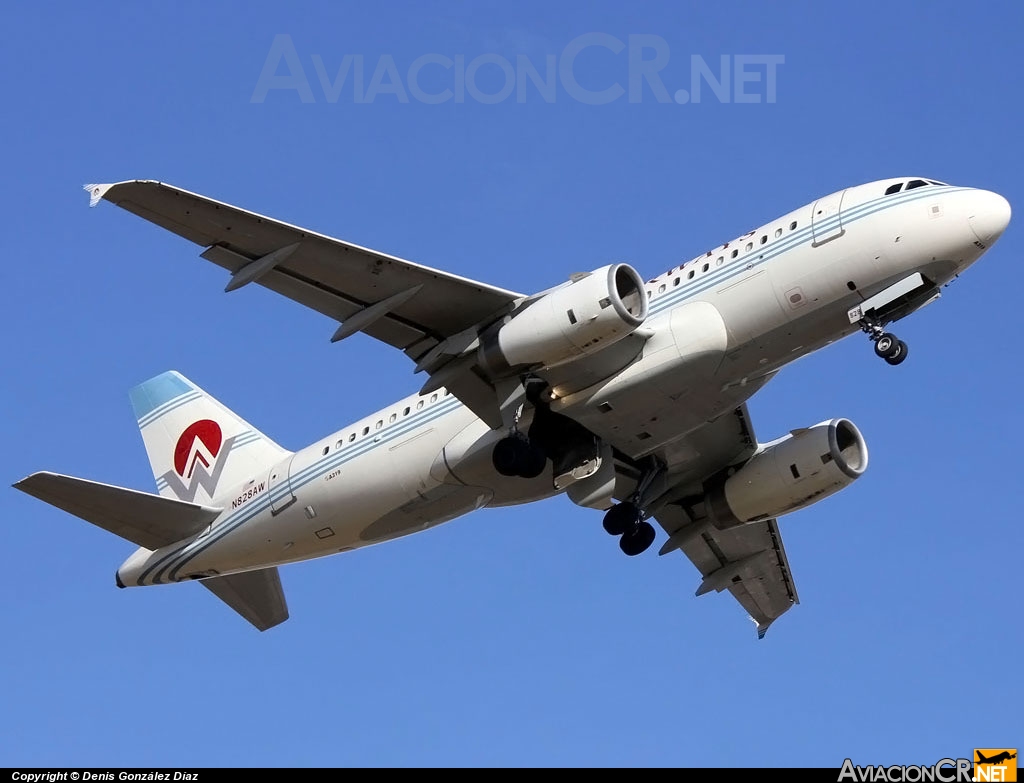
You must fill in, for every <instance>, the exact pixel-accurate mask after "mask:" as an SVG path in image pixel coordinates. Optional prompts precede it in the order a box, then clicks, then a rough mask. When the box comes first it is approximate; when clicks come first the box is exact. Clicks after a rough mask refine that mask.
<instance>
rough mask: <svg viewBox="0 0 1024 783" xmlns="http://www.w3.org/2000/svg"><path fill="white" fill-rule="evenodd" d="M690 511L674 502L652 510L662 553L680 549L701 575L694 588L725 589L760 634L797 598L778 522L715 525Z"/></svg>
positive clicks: (701, 591)
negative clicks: (663, 534) (664, 536)
mask: <svg viewBox="0 0 1024 783" xmlns="http://www.w3.org/2000/svg"><path fill="white" fill-rule="evenodd" d="M691 515H692V511H690V512H689V513H688V511H687V510H685V509H684V508H682V507H681V506H678V505H669V506H665V507H664V508H662V509H661V510H660V511H658V512H657V513H656V515H655V518H656V519H657V520H658V522H659V523H660V524H661V526H662V527H663V528H664V529H665V530H666V531H667V532H668V533H669V540H668V541H667V542H666V543H665V545H664V546H663V547H662V550H661V551H662V554H668V553H670V552H673V551H675V550H676V549H681V550H682V551H683V553H684V554H685V555H686V556H687V557H688V558H690V561H691V562H692V563H693V564H694V565H695V566H696V567H697V570H698V571H700V573H701V576H702V577H703V579H702V580H701V582H700V586H699V587H698V588H697V591H696V594H697V595H705V594H707V593H710V592H722V591H723V590H728V591H729V592H730V593H732V595H733V597H734V598H735V599H736V600H737V601H739V603H740V605H741V606H742V607H743V608H744V609H745V610H746V612H747V614H748V615H750V617H751V619H753V620H754V622H755V623H757V635H758V637H759V638H763V637H764V634H765V632H766V631H767V630H768V627H769V626H770V625H771V624H772V623H773V622H774V621H775V620H777V619H778V618H779V617H781V616H782V615H783V614H784V613H785V612H786V611H787V610H788V609H789V608H790V607H791V606H793V605H794V604H797V603H799V602H800V599H799V597H798V595H797V592H796V585H795V583H794V582H793V575H792V572H791V571H790V568H789V560H788V559H787V557H786V550H785V548H784V547H783V545H782V535H781V534H780V533H779V526H778V523H777V522H776V520H774V519H769V520H767V521H765V522H753V523H750V524H747V525H743V526H741V527H735V528H730V529H729V530H719V529H717V528H716V527H715V526H714V525H713V524H711V523H710V522H709V521H708V520H707V519H700V518H692V517H691Z"/></svg>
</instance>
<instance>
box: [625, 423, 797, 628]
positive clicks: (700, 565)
mask: <svg viewBox="0 0 1024 783" xmlns="http://www.w3.org/2000/svg"><path fill="white" fill-rule="evenodd" d="M756 448H757V440H756V437H755V436H754V430H753V426H752V425H751V423H750V418H749V413H748V411H747V407H746V405H741V406H739V407H738V408H736V409H735V410H734V411H732V412H730V413H727V414H725V415H723V416H720V417H719V418H717V419H715V420H714V421H711V422H708V423H707V424H706V425H704V426H703V427H701V428H699V429H697V430H695V431H694V432H692V433H690V435H688V436H686V437H685V438H682V439H680V440H679V441H678V442H675V443H673V444H671V445H670V446H668V447H666V448H665V449H663V450H661V452H660V454H659V458H660V460H661V461H662V464H663V466H664V471H663V472H662V473H661V474H659V476H658V479H657V480H656V481H654V482H653V483H651V484H650V486H649V488H648V490H647V492H648V496H649V504H647V507H648V508H650V509H651V510H653V517H654V519H655V520H656V521H657V522H658V523H659V524H660V525H661V527H662V528H664V530H665V532H666V533H668V535H669V538H668V541H666V542H665V544H664V545H663V546H662V548H661V554H663V555H664V554H669V553H671V552H674V551H676V550H681V551H682V552H683V553H684V554H685V555H686V556H687V557H688V558H689V559H690V561H691V562H692V563H693V564H694V565H695V566H696V567H697V570H698V571H699V572H700V574H701V576H702V581H701V582H700V585H699V587H698V588H697V590H696V594H697V595H705V594H706V593H710V592H721V591H723V590H728V591H729V592H730V593H732V595H733V597H734V598H735V599H736V600H737V601H738V602H739V603H740V605H741V606H742V607H743V608H744V609H745V610H746V612H747V614H748V615H749V616H750V617H751V618H752V619H753V620H754V622H755V623H756V624H757V631H758V636H759V637H763V636H764V634H765V632H766V631H767V630H768V626H770V625H771V624H772V622H774V621H775V620H776V619H778V618H779V617H780V616H781V615H782V614H783V613H785V612H786V611H787V610H788V609H789V608H790V607H791V606H793V604H796V603H798V602H799V599H798V597H797V592H796V585H795V584H794V582H793V577H792V573H791V572H790V568H789V561H788V559H787V557H786V550H785V548H784V547H783V544H782V536H781V534H780V533H779V528H778V524H777V522H776V520H774V519H769V520H766V521H761V522H753V523H750V524H746V525H741V526H737V527H732V528H729V529H726V530H721V529H719V528H718V527H716V526H715V525H714V524H713V522H712V521H711V519H710V518H709V516H708V514H707V511H706V507H705V503H704V496H703V491H704V486H705V482H707V480H708V479H709V478H711V477H712V476H714V475H716V474H718V473H720V472H721V471H723V470H725V469H726V468H728V467H729V466H732V465H737V464H741V463H743V462H745V461H746V460H748V459H749V458H750V456H751V455H752V454H753V453H754V451H755V450H756ZM623 473H624V476H623V477H624V478H627V479H631V480H627V481H626V482H624V485H625V486H626V487H627V488H629V491H632V489H631V487H633V486H634V484H633V480H635V479H637V478H638V470H637V468H633V469H632V470H629V469H626V470H624V471H623Z"/></svg>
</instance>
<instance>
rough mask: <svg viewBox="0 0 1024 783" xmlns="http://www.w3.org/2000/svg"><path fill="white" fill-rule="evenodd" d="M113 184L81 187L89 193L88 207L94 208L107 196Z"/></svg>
mask: <svg viewBox="0 0 1024 783" xmlns="http://www.w3.org/2000/svg"><path fill="white" fill-rule="evenodd" d="M113 186H114V185H113V183H111V184H108V185H83V186H82V187H83V189H84V190H86V191H88V192H89V206H90V207H95V206H96V205H97V204H99V203H100V201H101V200H102V199H103V197H104V196H105V195H107V191H108V190H110V189H111V188H112V187H113Z"/></svg>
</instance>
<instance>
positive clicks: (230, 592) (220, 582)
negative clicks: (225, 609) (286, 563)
mask: <svg viewBox="0 0 1024 783" xmlns="http://www.w3.org/2000/svg"><path fill="white" fill-rule="evenodd" d="M202 585H203V587H205V588H206V589H207V590H209V591H210V592H211V593H213V594H214V595H215V596H217V597H218V598H219V599H220V600H222V601H223V602H224V603H226V604H227V605H228V606H230V607H231V608H232V609H234V610H235V611H236V612H238V613H239V614H240V615H242V617H244V618H245V619H246V620H248V621H249V622H250V623H252V624H253V625H254V626H256V628H257V629H258V630H260V631H265V630H267V629H268V628H273V627H274V626H275V625H280V624H281V623H283V622H284V621H285V620H287V619H288V603H287V601H285V598H284V589H283V588H282V587H281V575H280V574H279V573H278V570H277V568H261V569H260V570H258V571H245V572H243V573H240V574H229V575H228V576H214V577H210V578H209V579H203V580H202Z"/></svg>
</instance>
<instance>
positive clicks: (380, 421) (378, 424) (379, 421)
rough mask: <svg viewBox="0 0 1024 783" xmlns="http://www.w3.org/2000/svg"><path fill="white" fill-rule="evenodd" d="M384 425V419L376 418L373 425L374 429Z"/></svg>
mask: <svg viewBox="0 0 1024 783" xmlns="http://www.w3.org/2000/svg"><path fill="white" fill-rule="evenodd" d="M383 426H384V419H377V423H376V424H375V425H374V426H373V428H374V429H375V430H379V429H380V428H381V427H383Z"/></svg>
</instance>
